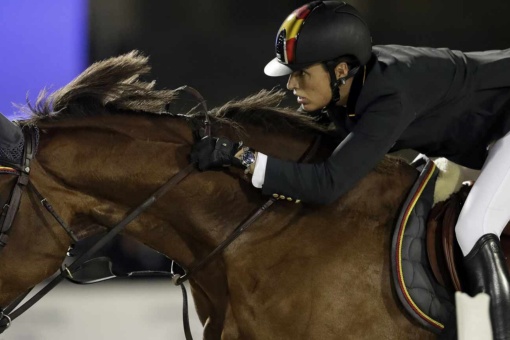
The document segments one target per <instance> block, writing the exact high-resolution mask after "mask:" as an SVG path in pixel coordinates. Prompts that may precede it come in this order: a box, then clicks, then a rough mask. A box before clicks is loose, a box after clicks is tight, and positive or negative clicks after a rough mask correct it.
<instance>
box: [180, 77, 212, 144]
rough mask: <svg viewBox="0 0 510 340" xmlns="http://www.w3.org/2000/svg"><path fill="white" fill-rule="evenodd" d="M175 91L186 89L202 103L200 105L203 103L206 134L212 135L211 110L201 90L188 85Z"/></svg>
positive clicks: (185, 90)
mask: <svg viewBox="0 0 510 340" xmlns="http://www.w3.org/2000/svg"><path fill="white" fill-rule="evenodd" d="M175 91H184V92H187V93H189V94H191V95H192V96H193V97H195V99H196V100H197V101H198V102H199V103H200V105H202V110H203V113H204V132H205V136H211V120H210V118H209V110H208V109H207V104H206V102H205V99H204V97H202V95H201V94H200V92H198V91H197V90H196V89H194V88H193V87H191V86H188V85H184V86H181V87H178V88H177V89H175Z"/></svg>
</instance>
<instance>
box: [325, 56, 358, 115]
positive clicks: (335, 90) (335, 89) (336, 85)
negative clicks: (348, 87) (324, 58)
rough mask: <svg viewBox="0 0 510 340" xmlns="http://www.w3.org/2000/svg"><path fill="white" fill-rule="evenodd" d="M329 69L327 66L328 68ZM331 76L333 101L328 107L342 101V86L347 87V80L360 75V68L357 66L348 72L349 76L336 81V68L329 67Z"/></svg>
mask: <svg viewBox="0 0 510 340" xmlns="http://www.w3.org/2000/svg"><path fill="white" fill-rule="evenodd" d="M326 67H327V66H326ZM327 69H328V72H329V76H330V78H331V93H332V97H331V101H330V102H329V104H328V106H330V105H335V104H336V103H337V102H338V101H340V86H342V85H345V82H346V81H347V79H349V78H352V77H354V76H355V75H356V73H358V71H359V66H356V67H354V68H352V69H350V70H349V72H347V75H346V76H345V77H341V78H338V79H336V74H335V68H334V67H327Z"/></svg>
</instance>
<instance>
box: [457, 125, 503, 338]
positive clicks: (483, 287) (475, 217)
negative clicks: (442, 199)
mask: <svg viewBox="0 0 510 340" xmlns="http://www.w3.org/2000/svg"><path fill="white" fill-rule="evenodd" d="M509 220H510V133H509V134H507V135H506V136H505V137H503V138H501V139H500V140H499V141H497V142H496V143H495V144H494V145H493V146H492V148H491V150H490V152H489V157H488V158H487V161H486V162H485V164H484V167H483V168H482V172H481V173H480V177H478V180H477V181H476V183H475V185H474V186H473V188H472V189H471V192H470V194H469V196H468V198H467V200H466V202H465V204H464V207H463V209H462V212H461V214H460V217H459V220H458V222H457V226H456V233H457V239H458V241H459V245H460V247H461V249H462V252H463V254H464V256H465V258H464V263H465V266H466V271H467V275H468V278H469V280H470V287H471V289H470V292H469V293H471V294H476V293H479V292H486V293H488V294H489V295H490V297H491V321H492V327H493V332H494V339H497V340H501V339H505V340H510V274H509V271H508V268H507V266H506V263H505V258H504V255H503V252H502V250H501V244H500V242H499V236H500V235H501V233H502V232H503V230H504V228H505V226H506V225H507V223H508V221H509Z"/></svg>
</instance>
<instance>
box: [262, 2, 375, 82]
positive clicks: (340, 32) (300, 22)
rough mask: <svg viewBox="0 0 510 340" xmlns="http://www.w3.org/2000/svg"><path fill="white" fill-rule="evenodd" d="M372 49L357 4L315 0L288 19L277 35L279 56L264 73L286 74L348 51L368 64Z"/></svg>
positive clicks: (366, 28)
mask: <svg viewBox="0 0 510 340" xmlns="http://www.w3.org/2000/svg"><path fill="white" fill-rule="evenodd" d="M371 53H372V38H371V36H370V31H369V29H368V25H367V24H366V22H365V21H364V19H363V18H362V17H361V15H360V14H359V12H358V11H357V10H356V9H355V8H354V7H352V6H351V5H349V4H347V3H345V2H339V1H313V2H310V3H308V4H306V5H304V6H302V7H300V8H298V9H296V10H295V11H294V12H292V13H291V14H290V15H289V16H288V17H287V19H285V21H284V22H283V24H282V25H281V27H280V29H279V30H278V34H277V35H276V58H274V59H273V60H271V62H269V63H268V64H267V65H266V67H265V69H264V73H265V74H267V75H268V76H272V77H278V76H284V75H288V74H290V73H292V72H293V71H296V70H300V69H303V68H305V67H308V66H310V65H312V64H315V63H318V62H327V61H331V60H334V59H336V58H338V57H341V56H346V55H350V56H354V57H355V58H356V59H357V60H358V61H359V63H360V65H365V64H366V63H367V62H368V60H369V59H370V56H371Z"/></svg>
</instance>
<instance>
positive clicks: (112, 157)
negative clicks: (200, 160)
mask: <svg viewBox="0 0 510 340" xmlns="http://www.w3.org/2000/svg"><path fill="white" fill-rule="evenodd" d="M41 131H42V133H41V144H40V145H41V148H40V151H39V154H38V156H37V160H38V162H39V164H40V165H41V167H42V169H43V171H41V172H40V173H41V176H43V177H48V176H49V177H51V181H50V182H48V180H42V179H41V182H43V183H46V182H48V183H49V184H48V187H47V188H46V187H44V185H43V186H42V188H41V191H43V192H45V193H47V194H48V195H49V196H55V198H54V199H53V197H50V198H49V199H50V201H51V200H53V201H57V200H58V201H59V202H62V204H63V203H64V202H74V205H73V208H72V209H69V210H72V213H71V212H70V215H72V216H69V222H70V224H71V225H74V226H75V228H78V229H80V230H78V232H80V231H81V232H83V230H86V228H89V227H90V226H91V225H103V226H113V225H114V224H115V223H117V222H118V221H120V220H121V219H122V218H123V217H124V216H125V214H126V212H127V211H128V210H129V209H132V208H133V207H135V206H137V205H138V204H140V203H141V202H143V200H145V199H146V198H147V197H148V196H149V195H150V194H151V193H152V192H154V191H155V190H156V189H157V188H158V187H159V186H160V185H162V184H163V183H164V182H165V181H166V180H168V179H169V178H171V177H172V176H173V175H175V174H176V173H177V172H178V171H179V170H180V169H183V168H184V167H185V166H187V164H188V156H189V153H190V150H191V145H192V143H193V139H192V131H191V129H190V127H189V126H188V124H187V122H185V121H184V120H181V119H172V118H169V117H157V116H144V115H140V116H134V115H129V116H126V117H125V118H124V119H123V118H122V117H120V118H119V116H104V117H88V118H87V119H83V120H70V121H63V122H61V123H57V124H54V123H52V124H51V125H50V124H48V125H47V126H45V125H44V124H43V125H42V126H41ZM249 131H250V134H249V136H248V137H247V138H246V141H247V143H249V145H250V146H253V147H255V148H257V149H263V150H264V151H266V150H267V151H266V152H268V153H270V154H275V155H277V156H278V155H281V156H285V158H287V159H295V160H297V159H298V158H299V157H300V156H301V155H302V154H303V153H304V151H305V150H306V148H307V147H308V146H309V143H310V142H311V139H312V138H311V137H310V138H309V140H307V139H306V138H305V139H303V138H301V139H299V141H297V142H296V141H294V139H289V136H285V135H283V134H267V133H263V132H261V130H260V129H259V128H254V129H250V130H249ZM222 132H224V134H225V135H227V136H228V137H230V138H233V139H235V138H236V137H235V134H234V133H233V131H231V130H228V129H227V130H225V129H224V130H223V131H222ZM55 186H61V187H62V188H63V189H57V188H56V187H55ZM64 189H65V190H64ZM61 193H65V194H66V197H65V198H63V199H62V197H60V199H59V198H57V196H59V194H61ZM80 201H82V202H83V203H84V204H80ZM262 203H263V198H262V197H260V192H259V191H258V190H256V189H254V188H253V187H252V186H251V183H250V182H249V180H248V178H246V176H244V174H243V172H242V170H240V169H235V168H231V169H228V170H226V171H222V172H218V171H211V172H204V173H198V172H197V173H193V174H191V175H189V176H188V178H186V179H185V180H184V181H182V182H181V183H179V184H178V185H177V186H176V187H175V188H174V189H172V190H171V191H170V192H169V193H168V194H166V195H165V196H164V197H162V198H161V199H160V200H159V201H158V202H156V203H155V205H154V207H153V208H151V209H150V210H149V211H148V212H147V213H144V214H143V215H142V216H140V217H139V218H138V219H137V220H135V221H134V222H133V223H132V224H130V226H129V227H128V232H129V233H130V234H131V235H133V236H135V237H136V238H138V239H140V240H141V241H142V242H144V243H146V244H148V245H149V246H151V247H153V248H156V249H157V250H159V251H161V252H163V253H165V254H167V255H169V256H172V257H174V258H175V259H177V260H181V261H182V262H183V263H190V262H192V261H194V260H196V258H198V257H203V256H204V255H205V254H206V253H207V252H208V251H210V249H211V247H212V246H214V245H216V244H218V243H219V242H221V241H222V240H223V239H224V238H225V237H226V235H227V234H228V233H229V232H231V231H232V230H233V228H234V227H235V226H236V225H237V224H238V223H240V222H241V221H242V220H243V219H244V218H245V217H246V216H247V215H248V214H249V213H250V212H251V211H253V210H254V209H255V208H256V207H257V206H258V205H260V204H262ZM63 205H64V204H63ZM63 205H62V206H59V207H58V208H59V209H61V210H62V209H64V210H65V209H66V208H65V207H64V206H63ZM227 212H228V214H227ZM225 216H228V217H225Z"/></svg>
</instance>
